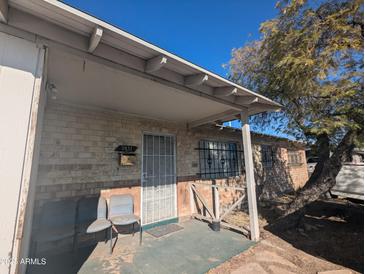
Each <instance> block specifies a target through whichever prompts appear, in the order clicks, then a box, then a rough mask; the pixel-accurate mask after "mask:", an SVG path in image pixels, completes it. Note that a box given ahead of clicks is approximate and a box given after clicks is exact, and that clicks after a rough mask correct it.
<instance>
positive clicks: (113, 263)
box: [31, 220, 254, 274]
mask: <svg viewBox="0 0 365 274" xmlns="http://www.w3.org/2000/svg"><path fill="white" fill-rule="evenodd" d="M179 225H181V226H182V227H184V229H183V230H180V231H177V232H174V233H171V234H168V235H166V236H163V237H161V238H158V239H157V238H154V237H153V236H151V235H149V234H148V233H146V232H144V233H143V243H142V245H141V246H139V235H138V233H136V234H135V236H134V237H132V236H129V235H128V236H120V237H119V239H118V241H117V243H116V245H115V247H114V250H113V254H112V255H110V254H109V243H104V242H99V243H98V244H97V245H96V246H94V247H93V248H92V249H91V250H90V249H89V250H86V249H81V250H79V252H78V254H77V257H76V259H75V257H74V258H72V255H71V254H65V255H58V256H57V257H56V258H49V259H48V258H47V265H46V266H37V267H34V268H33V269H32V271H31V273H58V271H60V272H59V273H88V274H89V273H148V274H151V273H158V274H164V273H168V274H171V273H189V274H193V273H205V272H207V271H208V270H209V269H211V268H214V267H216V266H218V265H219V264H221V263H223V262H224V261H226V260H228V259H229V258H231V257H233V256H235V255H237V254H239V253H241V252H243V251H245V250H247V249H248V248H249V247H251V246H252V245H253V244H254V243H253V242H252V241H250V240H248V239H246V238H245V237H244V236H243V235H241V234H238V233H235V232H232V231H228V230H225V229H222V230H221V231H220V232H214V231H212V230H211V229H210V228H209V227H208V224H206V223H203V222H200V221H196V220H193V221H188V222H184V223H180V224H179ZM114 239H115V238H114ZM67 260H71V261H73V263H72V264H71V265H70V268H69V270H67V269H65V267H66V264H65V263H62V262H61V261H64V262H65V261H67ZM68 264H70V262H69V261H68ZM46 268H47V269H48V270H46ZM33 271H35V272H33ZM43 271H44V272H43ZM65 271H67V272H65Z"/></svg>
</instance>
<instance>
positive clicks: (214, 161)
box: [0, 0, 306, 273]
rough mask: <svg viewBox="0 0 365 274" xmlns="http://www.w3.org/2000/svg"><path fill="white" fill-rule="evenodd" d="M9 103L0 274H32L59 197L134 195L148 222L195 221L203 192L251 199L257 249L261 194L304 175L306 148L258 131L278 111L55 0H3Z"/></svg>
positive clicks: (0, 90) (0, 14)
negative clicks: (30, 265) (256, 125)
mask: <svg viewBox="0 0 365 274" xmlns="http://www.w3.org/2000/svg"><path fill="white" fill-rule="evenodd" d="M0 96H1V100H0V119H1V122H0V130H1V132H2V134H1V135H0V182H1V184H0V191H1V192H2V193H6V195H4V197H3V199H2V200H1V206H2V208H6V209H7V210H6V212H3V213H2V224H3V225H2V226H1V228H0V232H1V233H0V239H1V241H2V245H1V246H0V257H1V258H6V259H7V262H6V263H3V264H1V265H0V272H1V273H24V272H25V270H26V265H24V264H19V260H20V259H22V258H29V256H31V255H34V253H32V250H31V249H32V245H33V243H34V242H36V239H37V238H36V234H37V233H36V231H37V230H38V229H39V228H40V227H41V228H42V226H47V225H51V224H52V222H51V221H50V220H51V219H52V218H53V217H54V215H55V214H56V213H55V214H53V212H52V210H50V209H51V208H53V207H54V206H55V205H56V204H57V202H62V201H63V202H64V204H67V205H68V206H70V205H71V203H72V204H75V208H72V209H70V210H68V211H67V212H66V213H69V215H70V214H71V213H73V212H74V211H75V212H76V214H74V215H75V216H78V214H79V212H78V206H79V204H80V201H81V200H83V199H86V198H89V197H99V196H104V197H106V198H107V199H108V198H109V197H110V196H111V195H116V194H122V193H126V194H131V195H132V196H133V197H134V211H135V213H136V214H137V215H139V216H141V219H142V225H143V226H144V227H145V228H148V227H149V226H151V225H156V224H160V223H164V222H167V221H171V222H172V221H174V222H175V221H178V220H183V219H184V218H188V217H190V216H192V213H193V210H192V209H193V207H194V206H196V207H199V203H200V206H201V201H200V202H199V201H197V203H196V205H194V200H193V199H192V196H193V195H192V188H191V185H192V184H195V187H196V190H199V191H200V193H201V196H202V197H204V198H205V199H206V201H207V203H208V204H209V205H207V206H209V207H212V206H213V205H212V204H213V200H214V201H215V205H214V207H215V213H216V212H217V211H218V212H219V210H220V208H222V210H223V209H224V208H227V207H229V205H231V204H232V203H237V201H238V200H239V199H241V198H242V197H243V196H242V195H244V198H245V201H246V203H247V205H248V212H249V216H250V224H249V227H250V228H249V230H250V231H249V235H250V237H251V239H252V240H254V241H257V240H258V239H259V227H258V212H257V206H256V199H257V195H256V191H257V192H258V193H257V194H258V196H259V197H260V198H262V199H265V198H270V197H271V196H272V195H275V193H276V192H285V191H290V189H293V188H297V187H300V186H301V185H302V184H303V183H304V181H305V178H306V177H305V176H306V173H305V174H303V173H302V172H303V170H305V169H306V168H305V159H304V152H303V150H302V146H301V144H299V143H293V142H287V141H285V140H280V139H274V138H272V137H265V136H259V135H255V134H253V135H252V136H251V134H250V126H249V123H248V118H249V116H250V115H255V114H258V113H262V112H267V111H277V110H279V109H280V107H281V106H280V104H278V103H276V102H273V101H272V100H270V99H268V98H266V97H264V96H261V95H259V94H256V93H254V92H252V91H250V90H248V89H246V88H244V87H242V86H239V85H237V84H235V83H232V82H230V81H228V80H227V79H224V78H222V77H220V76H218V75H215V74H214V73H211V72H209V71H207V70H205V69H203V68H201V67H198V66H196V65H194V64H192V63H190V62H188V61H186V60H184V59H182V58H180V57H178V56H175V55H173V54H171V53H169V52H167V51H164V50H163V49H160V48H158V47H156V46H154V45H152V44H150V43H147V42H146V41H143V40H141V39H139V38H137V37H135V36H133V35H131V34H129V33H126V32H124V31H123V30H120V29H118V28H116V27H114V26H112V25H110V24H107V23H105V22H103V21H101V20H98V19H96V18H94V17H91V16H89V15H87V14H85V13H83V12H81V11H79V10H76V9H74V8H72V7H69V6H67V5H65V4H63V3H61V2H59V1H55V0H32V1H28V0H9V1H7V0H0ZM233 119H240V120H241V121H242V128H241V129H240V130H235V129H228V128H223V129H220V128H218V127H217V126H216V124H220V125H221V124H223V123H224V122H226V121H230V120H233ZM251 139H252V142H251ZM252 143H253V145H252ZM260 159H263V160H264V161H261V160H260ZM280 176H283V177H280ZM270 178H275V179H276V181H275V183H271V182H273V181H272V180H271V179H270ZM255 181H256V182H257V184H256V183H255ZM282 181H284V184H283V183H282ZM212 185H217V186H223V187H224V189H225V190H224V191H220V193H217V192H215V193H216V194H214V197H215V198H213V197H212V188H211V186H212ZM283 185H284V186H285V187H283ZM215 189H217V188H215ZM229 189H231V190H229ZM238 189H241V190H244V191H241V193H238V192H237V190H238ZM242 193H243V194H242ZM219 199H220V202H219ZM217 201H218V203H217ZM45 210H48V214H49V216H48V218H49V219H47V218H46V220H45V222H43V223H42V226H40V225H39V224H40V223H39V221H40V220H41V219H42V217H44V215H42V214H43V212H44V211H45ZM57 212H58V213H57V214H62V213H64V212H62V210H58V211H57ZM71 215H72V214H71ZM218 216H219V214H218ZM60 224H61V225H60ZM58 225H59V226H62V225H63V223H62V222H61V223H59V224H58ZM71 225H73V224H71ZM43 228H44V227H43ZM48 231H53V230H52V229H51V228H50V229H48ZM75 233H76V232H75ZM40 236H41V237H42V236H43V237H44V238H46V237H45V236H46V235H40ZM56 236H57V235H56ZM61 240H62V239H61Z"/></svg>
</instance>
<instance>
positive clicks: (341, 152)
mask: <svg viewBox="0 0 365 274" xmlns="http://www.w3.org/2000/svg"><path fill="white" fill-rule="evenodd" d="M357 134H358V132H357V131H354V130H349V131H348V132H347V133H346V135H345V136H344V137H343V139H342V140H341V142H340V144H339V145H338V146H337V147H336V150H335V152H334V153H333V154H332V156H331V157H328V156H329V149H328V144H329V142H328V136H325V135H323V136H320V137H319V139H318V141H319V142H323V143H324V146H323V148H322V149H321V150H320V161H319V163H318V164H317V165H316V168H315V170H314V172H313V174H312V176H311V177H310V178H309V180H308V182H307V183H306V184H305V186H304V187H303V188H302V189H301V190H300V191H299V192H298V193H297V195H296V197H295V199H294V200H293V201H292V202H291V203H290V204H289V205H288V206H287V208H286V210H285V213H284V216H286V215H289V214H292V213H294V212H295V211H297V210H299V209H301V208H303V207H304V206H306V205H307V204H309V203H311V202H314V201H316V200H317V199H318V198H319V197H320V196H321V195H322V194H324V193H326V192H327V191H329V190H330V189H331V188H332V187H333V186H334V185H335V184H336V177H337V174H338V173H339V172H340V170H341V168H342V163H343V162H344V161H345V160H346V157H347V155H349V154H350V153H351V152H352V150H353V148H354V139H355V137H356V136H357ZM326 143H327V146H326V145H325V144H326Z"/></svg>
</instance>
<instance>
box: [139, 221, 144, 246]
mask: <svg viewBox="0 0 365 274" xmlns="http://www.w3.org/2000/svg"><path fill="white" fill-rule="evenodd" d="M142 231H143V229H142V223H141V222H139V245H142Z"/></svg>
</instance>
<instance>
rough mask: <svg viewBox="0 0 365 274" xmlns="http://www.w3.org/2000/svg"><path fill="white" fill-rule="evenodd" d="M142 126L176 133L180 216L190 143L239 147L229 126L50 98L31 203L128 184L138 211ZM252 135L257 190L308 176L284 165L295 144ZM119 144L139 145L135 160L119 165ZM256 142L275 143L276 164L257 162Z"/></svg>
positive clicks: (194, 158) (192, 161)
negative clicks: (197, 125) (191, 125)
mask: <svg viewBox="0 0 365 274" xmlns="http://www.w3.org/2000/svg"><path fill="white" fill-rule="evenodd" d="M143 132H148V133H156V134H164V133H165V134H174V135H175V136H176V157H177V158H176V160H177V163H176V169H177V181H178V188H177V190H178V211H179V215H181V216H183V215H189V214H190V209H189V192H188V190H187V182H190V181H194V180H198V178H197V176H196V174H197V173H198V172H199V158H198V157H199V153H198V151H197V150H195V148H196V147H197V146H198V142H199V140H201V139H212V140H226V141H235V142H237V144H238V145H239V147H240V145H241V134H240V132H237V131H236V132H235V131H233V130H218V129H217V128H201V129H194V130H188V129H187V128H186V125H185V124H178V123H173V122H166V121H156V120H152V119H143V118H139V117H136V116H132V115H126V114H121V113H117V112H110V111H102V110H96V109H91V108H85V107H80V106H72V105H66V104H59V103H54V102H49V103H48V105H47V106H46V111H45V120H44V126H43V132H42V141H41V152H40V163H39V175H38V184H37V196H36V200H37V204H36V206H37V207H38V208H39V207H41V205H42V204H43V202H45V201H49V200H56V199H63V198H72V197H74V198H75V199H78V198H80V197H85V196H92V195H99V194H102V195H104V196H106V197H109V196H110V195H112V194H113V193H122V192H125V191H127V192H128V189H129V190H130V192H131V193H133V195H134V196H135V209H136V213H137V214H139V210H140V191H141V190H140V177H141V153H142V150H141V147H142V135H143ZM252 141H253V143H254V159H255V164H256V170H255V173H256V181H257V184H258V185H259V186H261V188H260V187H259V188H260V192H261V193H272V192H275V191H278V190H280V191H285V190H287V188H289V189H290V187H291V188H292V189H296V188H298V187H300V186H302V185H303V183H304V182H305V181H306V179H307V169H306V164H305V163H303V165H301V166H297V167H288V165H287V152H286V151H287V149H289V148H290V149H293V148H295V147H296V146H295V145H293V144H291V143H288V142H287V141H284V140H281V139H276V138H270V137H267V136H260V135H253V137H252ZM120 144H126V145H135V146H137V147H138V149H137V151H136V153H137V163H136V165H135V166H128V167H120V166H119V165H118V155H117V153H116V152H114V149H115V148H116V147H117V146H118V145H120ZM260 144H271V145H273V146H275V147H276V148H277V151H278V152H277V157H278V162H277V163H276V166H277V168H276V169H272V170H268V169H265V168H263V167H262V165H261V164H260V161H261V155H260ZM295 149H300V150H302V153H303V155H304V150H303V148H300V147H296V148H295ZM303 159H305V157H303ZM278 163H280V164H278ZM283 185H284V186H285V187H283ZM265 191H266V192H265ZM207 195H208V194H207ZM208 196H209V195H208ZM222 197H226V200H227V201H226V202H227V204H229V203H232V201H234V199H235V197H236V196H235V195H231V194H227V193H226V194H225V196H224V195H223V196H222ZM223 202H224V200H223Z"/></svg>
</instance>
